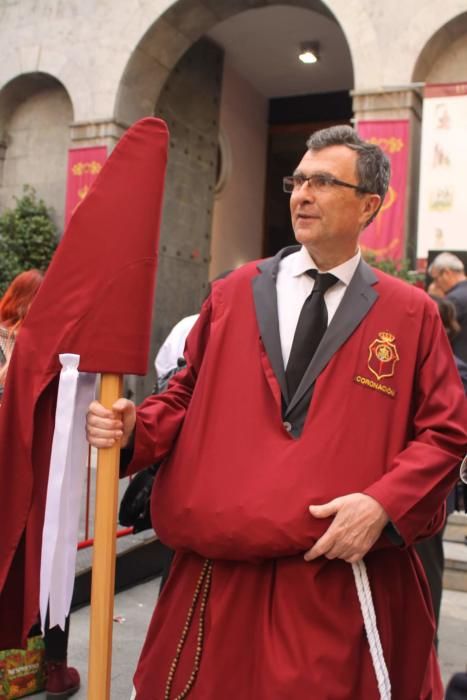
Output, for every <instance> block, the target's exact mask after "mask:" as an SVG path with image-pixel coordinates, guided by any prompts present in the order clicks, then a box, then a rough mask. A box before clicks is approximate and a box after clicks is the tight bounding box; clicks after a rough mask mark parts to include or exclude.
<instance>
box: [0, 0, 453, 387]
mask: <svg viewBox="0 0 467 700" xmlns="http://www.w3.org/2000/svg"><path fill="white" fill-rule="evenodd" d="M298 28H300V29H298ZM300 31H302V35H301V36H300V37H299V32H300ZM298 38H301V39H303V40H306V39H314V40H318V41H319V42H320V44H321V47H322V57H321V61H320V64H321V65H320V67H319V71H320V73H319V79H318V78H316V79H315V76H317V75H318V73H316V74H314V75H313V74H312V73H309V74H307V76H309V77H306V76H305V74H304V73H299V71H303V69H302V67H297V68H295V64H294V65H292V63H289V62H288V61H289V58H288V56H289V54H286V53H284V52H285V51H286V50H287V49H288V48H290V46H292V44H293V43H294V42H296V40H297V39H298ZM289 53H290V52H289ZM304 76H305V77H304ZM466 78H467V11H466V5H465V0H444V2H443V3H439V2H438V1H437V0H408V1H404V0H387V2H385V3H375V2H374V1H373V0H326V2H324V1H321V0H282V2H280V3H275V2H273V1H271V0H176V1H175V2H171V1H170V0H124V1H123V0H1V1H0V210H1V209H3V208H5V207H8V206H11V205H12V204H13V202H14V199H13V198H14V196H17V195H19V194H21V190H22V187H23V185H24V184H29V185H32V186H33V187H35V189H36V191H37V192H38V194H39V195H40V196H41V197H43V198H44V199H45V201H46V202H47V204H48V205H50V206H51V207H52V208H53V210H54V217H55V219H56V222H57V224H58V226H59V228H63V222H64V213H65V211H64V210H65V190H66V181H67V158H68V151H69V149H74V148H81V147H89V146H102V145H104V146H106V147H107V149H108V151H109V150H111V149H112V147H113V146H114V145H115V143H116V142H117V141H118V139H119V138H120V136H121V135H122V133H123V132H124V131H125V129H126V128H128V126H129V125H130V124H132V123H133V122H134V121H136V120H137V119H139V118H141V117H144V116H148V115H156V116H160V117H162V118H163V119H165V120H166V121H167V123H168V126H169V130H170V133H171V140H170V152H169V166H168V176H167V186H166V195H165V202H164V210H163V222H162V231H161V241H160V262H159V271H158V280H157V289H156V304H157V313H156V317H155V323H154V337H153V351H154V352H155V350H156V349H157V347H158V346H159V345H160V343H161V341H162V339H163V338H164V337H165V335H166V334H167V332H168V330H169V329H170V327H171V326H172V325H173V324H174V323H175V322H176V321H177V320H179V318H180V317H182V316H184V315H187V314H189V313H193V312H195V311H196V310H197V308H198V306H199V303H200V301H201V299H202V298H203V296H204V295H205V294H206V292H207V289H208V280H209V279H212V277H214V276H216V275H217V274H219V273H220V272H222V271H224V270H226V269H230V268H233V267H236V266H237V265H239V264H241V263H242V262H244V261H247V260H251V259H254V258H257V257H261V256H262V255H264V254H265V253H269V252H270V250H271V249H273V248H274V246H275V245H276V241H277V243H278V244H279V243H280V244H282V243H283V242H284V241H286V240H287V236H290V232H288V233H287V234H283V233H282V229H283V227H284V226H287V224H286V223H282V219H281V217H282V218H284V216H286V215H284V213H283V212H284V211H285V210H286V205H284V204H283V202H282V200H281V202H280V203H279V202H278V195H277V196H276V193H275V191H274V185H273V184H271V182H270V176H269V174H270V173H274V172H275V171H276V170H277V172H280V170H281V167H286V164H288V163H289V162H292V161H291V158H290V152H291V151H292V152H293V157H295V154H296V152H300V149H301V150H303V149H304V141H305V134H306V133H307V130H308V131H310V129H313V128H315V126H316V127H318V126H320V125H322V124H326V123H333V122H334V123H335V122H337V121H349V122H351V121H352V120H357V121H358V120H382V119H405V120H408V124H409V132H410V154H409V162H408V186H407V192H406V196H407V200H406V201H407V206H406V212H405V229H406V236H407V241H408V243H407V245H410V244H411V242H412V244H413V239H414V237H415V235H416V226H417V221H416V220H417V206H418V182H419V163H420V135H421V127H422V103H423V99H422V98H423V84H424V83H456V82H461V81H463V80H464V81H465V80H466ZM330 95H333V96H335V99H334V98H333V101H332V104H331V102H330V101H329V96H330ZM291 144H293V145H292V146H291ZM297 144H300V145H297ZM294 149H295V150H294ZM282 174H287V173H286V172H282ZM284 207H285V208H284ZM277 222H280V225H278V223H277ZM151 382H152V379H147V380H146V384H145V387H144V389H143V387H142V386H140V387H139V388H138V390H137V393H139V394H141V393H142V392H143V391H147V390H148V389H149V388H150V384H151Z"/></svg>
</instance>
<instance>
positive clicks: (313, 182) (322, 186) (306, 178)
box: [282, 173, 374, 194]
mask: <svg viewBox="0 0 467 700" xmlns="http://www.w3.org/2000/svg"><path fill="white" fill-rule="evenodd" d="M305 182H306V183H307V186H308V187H311V188H312V189H313V190H315V191H317V192H322V191H325V190H330V189H332V188H333V187H349V188H350V189H351V190H356V191H357V192H361V193H362V194H374V192H371V190H367V189H366V187H360V185H353V184H352V183H350V182H344V180H339V179H338V178H337V177H334V176H333V175H328V174H327V173H313V175H302V174H300V173H297V174H296V175H286V177H284V178H283V180H282V186H283V189H284V192H287V194H291V193H292V192H293V191H294V190H299V189H300V188H301V187H302V186H303V185H304V184H305Z"/></svg>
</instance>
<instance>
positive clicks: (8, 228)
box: [0, 185, 58, 295]
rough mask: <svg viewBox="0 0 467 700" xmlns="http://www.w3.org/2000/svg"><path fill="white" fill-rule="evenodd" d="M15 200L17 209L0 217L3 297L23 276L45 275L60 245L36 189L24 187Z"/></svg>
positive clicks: (49, 216) (7, 211)
mask: <svg viewBox="0 0 467 700" xmlns="http://www.w3.org/2000/svg"><path fill="white" fill-rule="evenodd" d="M15 199H16V206H15V208H14V209H6V210H5V211H4V212H3V213H2V215H1V216H0V295H1V294H3V293H4V292H5V290H6V288H7V287H8V285H9V284H10V282H11V281H12V280H13V278H14V277H16V275H18V274H19V273H20V272H23V271H24V270H30V269H31V268H37V269H38V270H41V271H45V270H46V268H47V266H48V264H49V262H50V260H51V258H52V255H53V253H54V250H55V248H56V247H57V242H58V232H57V228H56V226H55V224H54V222H53V221H52V218H51V215H50V211H49V209H48V208H47V206H46V204H45V202H44V201H43V200H42V199H38V198H37V195H36V192H35V190H34V188H32V187H30V186H28V185H25V186H24V188H23V194H22V196H21V197H15Z"/></svg>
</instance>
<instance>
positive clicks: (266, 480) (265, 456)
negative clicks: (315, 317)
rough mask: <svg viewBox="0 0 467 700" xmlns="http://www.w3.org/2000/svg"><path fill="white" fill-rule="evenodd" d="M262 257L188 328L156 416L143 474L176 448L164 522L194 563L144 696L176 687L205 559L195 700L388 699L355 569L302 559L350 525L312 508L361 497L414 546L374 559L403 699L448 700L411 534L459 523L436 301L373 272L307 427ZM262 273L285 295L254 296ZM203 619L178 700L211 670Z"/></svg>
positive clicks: (163, 503) (381, 552) (165, 623)
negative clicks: (289, 422)
mask: <svg viewBox="0 0 467 700" xmlns="http://www.w3.org/2000/svg"><path fill="white" fill-rule="evenodd" d="M276 263H277V261H276ZM260 268H261V271H260V275H258V269H257V265H256V264H255V263H252V264H249V265H246V266H245V267H243V268H242V269H240V270H238V271H236V272H234V273H232V274H231V275H230V276H229V277H227V278H226V279H225V280H223V281H219V282H217V283H216V284H215V285H214V289H213V292H212V295H211V298H210V299H209V300H208V301H207V302H206V303H205V305H204V307H203V309H202V312H201V316H200V318H199V320H198V322H197V324H196V325H195V327H194V329H193V331H192V332H191V334H190V336H189V337H188V341H187V346H186V353H185V355H186V359H187V362H188V365H187V368H186V369H185V370H184V371H182V372H180V373H179V374H177V375H176V376H175V377H174V379H173V380H172V383H171V385H170V387H169V391H168V392H167V393H165V394H162V395H160V396H156V397H151V398H149V399H147V400H146V401H145V402H144V403H143V404H142V406H141V407H140V408H139V410H138V415H137V426H136V434H135V452H134V457H133V462H132V463H131V464H130V468H129V471H132V470H136V469H138V468H140V467H141V466H143V465H145V464H148V463H150V462H153V461H157V460H159V459H161V458H164V457H167V458H166V461H165V464H164V466H163V467H162V469H161V470H160V472H159V475H158V478H157V481H156V484H155V488H154V490H153V502H152V516H153V523H154V526H155V529H156V531H157V533H158V534H159V536H160V537H161V539H162V541H164V542H165V543H167V544H168V545H170V546H172V547H173V548H175V549H177V555H176V558H175V562H174V566H173V570H172V572H171V575H170V578H169V581H168V583H167V585H166V587H165V589H164V591H163V593H162V596H161V599H160V601H159V603H158V605H157V608H156V610H155V613H154V616H153V619H152V622H151V625H150V628H149V631H148V635H147V639H146V643H145V645H144V648H143V651H142V655H141V659H140V662H139V666H138V669H137V672H136V676H135V686H136V689H137V700H159V699H162V698H163V697H164V688H165V685H166V681H167V677H168V674H169V668H170V665H171V662H172V660H173V658H174V657H175V654H176V649H177V644H178V642H179V640H180V637H181V634H182V628H183V626H184V624H185V619H186V615H187V612H188V609H189V607H190V605H191V603H192V598H193V594H194V591H195V586H196V583H197V580H198V577H199V574H200V571H201V568H202V565H203V561H204V560H205V558H210V559H211V560H213V572H212V583H211V590H210V593H209V595H208V602H207V608H206V619H205V633H204V642H203V651H202V657H201V664H200V669H199V673H198V675H197V678H196V680H195V683H194V686H193V689H192V691H191V693H190V695H189V698H190V700H191V698H193V700H211V699H214V698H223V699H225V700H234V699H235V700H236V699H239V698H241V700H292V699H293V700H324V699H325V700H363V699H364V700H376V699H377V698H379V694H378V690H377V684H376V678H375V673H374V670H373V666H372V662H371V658H370V653H369V647H368V641H367V639H366V636H365V630H364V625H363V618H362V613H361V610H360V608H359V604H358V599H357V592H356V588H355V584H354V580H353V574H352V569H351V566H350V565H349V564H347V563H346V562H344V561H342V560H332V561H330V560H327V559H326V558H324V557H321V558H319V559H317V560H315V561H313V562H311V563H306V562H305V561H304V560H303V553H304V551H305V550H307V549H308V548H309V547H311V546H312V544H313V543H314V542H315V541H316V540H317V539H318V538H319V537H320V536H321V535H322V534H323V532H324V531H325V529H326V528H327V527H328V526H329V524H330V522H331V520H330V519H328V520H324V521H323V520H318V519H314V518H312V517H311V516H310V514H309V511H308V506H309V505H310V504H320V503H325V502H327V501H329V500H331V499H333V498H335V497H336V496H340V495H344V494H348V493H352V492H364V493H367V494H369V495H371V496H373V497H374V498H376V499H377V500H378V501H379V502H380V503H381V504H382V506H383V507H384V508H385V510H386V511H387V513H388V515H389V517H390V519H391V521H392V523H393V525H394V526H395V528H396V529H397V531H398V532H399V533H400V535H401V536H402V538H403V540H404V543H405V546H396V545H395V544H393V543H392V541H391V540H390V539H389V537H388V536H387V534H386V533H383V534H382V536H381V537H380V539H379V540H378V541H377V542H376V544H375V545H374V547H373V548H372V550H371V551H370V552H369V553H368V555H367V556H366V557H365V562H366V566H367V569H368V575H369V579H370V584H371V588H372V593H373V598H374V604H375V609H376V615H377V621H378V627H379V632H380V637H381V641H382V646H383V650H384V656H385V659H386V664H387V666H388V670H389V676H390V679H391V684H392V693H393V695H392V697H393V698H394V700H441V698H442V696H443V693H442V686H441V680H440V674H439V668H438V664H437V660H436V655H435V651H434V647H433V632H434V621H433V614H432V609H431V603H430V593H429V589H428V586H427V583H426V579H425V576H424V573H423V571H422V568H421V565H420V562H419V560H418V558H417V556H416V554H415V552H414V550H413V548H412V543H413V542H414V541H415V540H417V539H418V538H421V537H427V536H430V535H432V534H434V533H435V532H436V531H438V530H439V528H440V527H441V526H442V523H443V518H444V507H443V505H442V504H443V502H444V499H445V497H446V495H447V493H448V491H449V490H450V488H451V486H452V484H453V482H454V481H455V478H456V470H457V467H458V464H459V462H460V458H461V456H462V454H463V452H464V451H465V448H466V443H467V439H466V422H467V414H466V404H465V398H464V393H463V391H462V387H461V385H460V381H459V377H458V375H457V371H456V368H455V365H454V362H453V359H452V353H451V351H450V348H449V345H448V342H447V339H446V335H445V332H444V329H443V327H442V325H441V322H440V319H439V316H438V312H437V309H436V308H435V305H434V304H433V302H432V301H431V300H430V299H429V297H428V296H427V295H426V294H425V293H424V292H421V291H420V290H418V289H416V288H414V287H412V286H410V285H408V284H406V283H405V282H401V281H399V280H395V279H393V278H391V277H388V276H387V275H384V274H383V273H380V272H377V271H371V269H370V268H368V266H366V264H365V263H361V264H360V267H359V268H358V269H357V272H356V273H355V276H354V278H353V280H352V282H351V285H350V286H349V288H348V290H347V291H346V294H345V296H344V299H343V301H342V302H341V305H340V307H339V309H338V311H337V312H336V315H335V317H334V319H333V321H332V322H331V324H330V326H329V328H328V331H327V333H326V335H325V336H324V339H323V348H324V350H323V349H322V348H320V349H319V350H318V352H317V356H318V359H317V360H316V361H315V359H314V360H313V362H312V364H314V367H313V368H311V365H310V368H311V369H310V368H309V370H308V372H307V375H306V380H305V381H304V382H302V385H301V389H300V387H299V390H298V393H299V394H300V395H301V396H303V395H304V394H305V393H306V391H307V390H309V388H310V386H312V387H314V391H313V395H312V399H311V404H310V408H309V410H308V413H307V416H306V422H305V424H304V426H303V430H302V432H301V435H300V437H298V438H294V437H293V436H292V435H291V432H290V429H289V430H287V427H289V428H290V426H286V425H285V424H284V422H283V418H284V408H283V404H282V405H281V388H280V387H281V386H283V376H282V375H281V370H280V368H278V365H277V347H276V348H274V347H273V344H274V343H273V342H272V340H274V337H275V340H274V342H275V343H276V345H277V342H278V334H277V327H276V330H274V329H273V330H272V331H271V327H269V329H268V327H267V326H264V309H262V308H261V305H262V304H266V305H268V304H270V303H271V302H270V301H269V300H270V299H274V294H275V286H274V275H273V274H272V273H271V265H270V264H269V263H263V264H262V265H261V266H260ZM268 278H269V281H268ZM258 280H259V285H263V284H265V285H266V286H265V290H266V291H268V290H269V294H263V295H262V296H261V295H258V293H257V289H256V290H255V297H254V295H253V293H252V281H253V285H256V287H258V284H257V281H258ZM267 285H269V287H268V286H267ZM255 299H256V306H255ZM272 304H273V302H272ZM359 305H360V306H359ZM355 309H357V310H355ZM348 317H351V318H352V322H351V323H350V322H348V320H346V319H347V318H348ZM260 328H261V331H260ZM260 332H261V336H260ZM381 334H383V335H381ZM263 343H264V344H265V345H266V347H265V346H264V344H263ZM317 356H315V358H316V357H317ZM271 358H273V359H272V362H271ZM272 365H275V367H276V371H273V368H272ZM282 374H283V368H282ZM309 385H310V386H309ZM299 400H300V397H297V396H295V397H293V399H291V401H290V404H289V406H290V405H292V404H294V403H297V404H298V403H299ZM291 415H293V412H292V414H291ZM285 416H287V412H286V411H285ZM198 619H199V604H198V609H197V610H196V613H195V615H194V621H193V623H192V625H191V628H190V632H189V635H188V640H187V643H186V646H185V648H184V649H183V652H182V654H181V659H180V663H179V667H178V669H177V671H176V674H175V681H174V686H173V694H172V695H171V698H174V697H176V695H177V693H180V692H181V690H182V689H183V687H184V686H185V684H186V682H187V680H188V678H189V676H190V674H191V672H192V669H193V659H194V654H195V649H196V634H197V628H198Z"/></svg>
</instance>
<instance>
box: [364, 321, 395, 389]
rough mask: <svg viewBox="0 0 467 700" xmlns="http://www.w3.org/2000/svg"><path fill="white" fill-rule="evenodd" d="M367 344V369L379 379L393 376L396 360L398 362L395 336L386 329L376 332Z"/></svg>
mask: <svg viewBox="0 0 467 700" xmlns="http://www.w3.org/2000/svg"><path fill="white" fill-rule="evenodd" d="M378 336H379V338H376V339H375V340H374V341H373V342H372V343H371V345H370V346H369V348H368V349H369V355H368V369H369V370H370V372H372V373H373V374H374V375H375V377H376V379H377V380H378V381H379V380H380V379H383V377H393V376H394V370H395V367H396V362H399V355H398V353H397V348H396V345H395V343H394V340H395V336H394V335H393V334H392V333H389V332H388V331H381V332H380V333H378Z"/></svg>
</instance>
